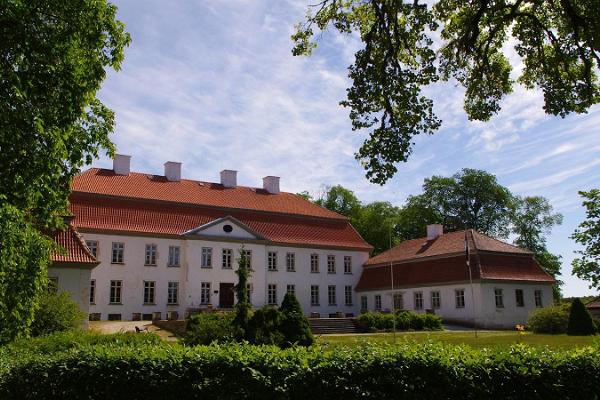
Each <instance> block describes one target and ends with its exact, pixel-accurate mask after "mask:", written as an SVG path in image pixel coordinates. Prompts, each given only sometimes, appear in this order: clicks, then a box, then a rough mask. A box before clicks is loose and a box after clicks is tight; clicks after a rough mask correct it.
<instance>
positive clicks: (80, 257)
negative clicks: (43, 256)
mask: <svg viewBox="0 0 600 400" xmlns="http://www.w3.org/2000/svg"><path fill="white" fill-rule="evenodd" d="M50 236H51V237H52V238H53V239H54V241H55V242H56V243H57V244H58V245H59V246H60V247H62V248H63V249H64V252H60V253H54V254H52V262H53V263H54V264H62V263H68V264H87V265H90V266H92V265H97V264H99V262H98V260H96V258H95V257H94V256H93V255H92V253H90V251H89V249H88V248H87V246H86V245H85V243H84V242H83V239H81V236H79V234H78V233H77V231H76V230H75V229H74V228H73V227H72V226H71V225H70V224H69V225H67V227H66V229H65V230H63V231H56V232H53V233H52V234H50Z"/></svg>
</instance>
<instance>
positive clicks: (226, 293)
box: [219, 282, 235, 308]
mask: <svg viewBox="0 0 600 400" xmlns="http://www.w3.org/2000/svg"><path fill="white" fill-rule="evenodd" d="M234 299H235V297H234V293H233V283H223V282H221V283H220V284H219V307H220V308H233V302H234Z"/></svg>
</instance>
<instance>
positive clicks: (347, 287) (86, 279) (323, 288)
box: [48, 155, 554, 327]
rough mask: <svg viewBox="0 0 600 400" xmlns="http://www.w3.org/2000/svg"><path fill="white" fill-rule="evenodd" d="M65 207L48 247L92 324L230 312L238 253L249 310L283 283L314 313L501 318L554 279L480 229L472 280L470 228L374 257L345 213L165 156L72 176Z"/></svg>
mask: <svg viewBox="0 0 600 400" xmlns="http://www.w3.org/2000/svg"><path fill="white" fill-rule="evenodd" d="M70 207H71V212H72V214H73V216H72V217H71V218H69V227H68V229H67V230H65V231H64V232H57V233H56V234H55V239H56V241H57V242H58V243H59V244H61V245H62V246H63V247H65V248H66V249H67V253H66V254H63V255H56V256H54V258H53V265H52V266H51V267H50V269H49V272H48V275H49V277H50V278H51V279H52V280H54V281H55V283H56V285H57V287H58V288H59V289H60V290H68V291H69V292H70V293H71V295H72V297H73V298H74V299H75V300H76V301H78V302H79V304H80V306H81V307H82V308H83V309H84V310H86V311H87V312H88V313H89V319H90V320H139V319H144V320H150V319H179V318H183V317H185V316H186V315H188V314H189V313H190V312H194V311H198V310H210V309H231V308H233V306H234V303H235V296H234V292H233V286H234V285H235V284H236V282H237V275H236V274H235V269H236V268H237V259H238V257H239V254H240V253H239V252H240V251H241V250H242V249H243V251H245V252H246V254H247V255H248V256H249V258H250V262H251V268H252V270H253V272H252V275H251V278H250V284H249V286H250V298H251V302H252V304H253V306H254V307H261V306H263V305H278V304H280V303H281V301H282V300H283V297H284V295H285V294H286V293H288V292H291V293H294V294H295V295H296V297H297V298H298V300H299V301H300V304H301V305H302V307H303V309H304V311H305V313H306V314H307V315H309V316H313V317H334V316H338V317H339V316H356V315H357V314H358V313H360V312H362V311H365V310H380V311H389V310H390V309H391V308H392V306H395V308H397V309H409V310H414V311H416V312H433V313H436V314H439V315H441V316H442V317H444V318H446V319H449V320H452V321H456V322H465V323H471V324H477V325H479V326H484V327H492V326H493V327H508V326H511V325H514V324H515V323H523V322H525V321H526V317H527V314H528V312H530V311H531V310H532V309H534V308H535V307H541V306H544V305H550V303H551V302H552V288H551V286H552V284H553V283H554V280H553V279H552V277H550V276H549V275H548V274H546V273H545V272H544V271H543V270H542V269H541V267H540V266H539V264H538V263H537V262H536V261H535V259H534V258H533V255H532V254H531V253H530V252H528V251H526V250H523V249H518V248H516V247H514V246H512V245H509V244H506V243H503V242H499V241H496V240H495V239H491V238H489V237H487V236H485V235H481V234H479V233H476V232H475V233H473V232H470V233H469V235H470V236H469V243H470V246H471V247H472V252H473V253H472V256H471V257H476V258H474V259H473V260H472V264H473V265H474V266H475V273H474V275H473V278H474V285H470V284H469V283H470V282H469V279H468V271H467V268H466V266H465V263H464V262H462V263H461V262H459V261H457V257H462V259H463V261H464V248H461V246H464V239H463V240H462V241H461V239H460V237H461V236H460V235H462V236H463V237H466V235H465V233H464V232H459V233H453V234H444V233H443V231H442V227H441V226H430V227H428V231H429V235H428V237H427V238H423V239H417V240H416V241H408V242H404V243H401V244H400V245H399V246H397V247H396V248H394V249H392V250H391V251H390V252H387V253H383V254H381V255H379V256H377V257H374V258H372V259H371V260H370V259H369V257H370V252H371V250H372V246H370V245H369V244H368V243H366V242H365V240H364V239H363V238H362V237H361V236H360V235H359V234H358V232H357V231H356V230H355V229H354V228H353V227H352V225H351V224H350V222H349V221H348V219H347V218H346V217H343V216H341V215H339V214H337V213H335V212H332V211H329V210H327V209H325V208H322V207H320V206H318V205H316V204H314V203H312V202H310V201H308V200H305V199H304V198H302V197H301V196H299V195H296V194H292V193H286V192H282V191H280V188H279V178H278V177H274V176H267V177H265V178H263V185H262V187H260V188H253V187H245V186H239V185H238V184H237V173H236V171H231V170H224V171H221V181H220V182H219V183H211V182H201V181H194V180H187V179H182V178H181V164H180V163H177V162H167V163H165V170H164V175H153V174H146V173H136V172H131V171H130V156H126V155H117V156H116V157H115V159H114V164H113V169H112V170H109V169H98V168H92V169H89V170H87V171H84V172H83V173H81V174H80V175H78V176H77V177H76V178H75V179H74V181H73V184H72V194H71V197H70ZM461 252H462V253H461ZM461 254H462V256H461ZM482 260H483V261H482ZM392 264H393V273H394V283H395V285H392V284H391V279H390V271H391V269H390V268H391V265H392ZM488 264H489V265H488ZM473 288H475V290H473ZM473 298H474V299H475V301H472V299H473Z"/></svg>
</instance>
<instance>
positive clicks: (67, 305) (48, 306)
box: [30, 292, 86, 336]
mask: <svg viewBox="0 0 600 400" xmlns="http://www.w3.org/2000/svg"><path fill="white" fill-rule="evenodd" d="M85 317H86V314H85V313H84V312H83V311H81V310H80V309H79V306H78V305H77V303H76V302H74V301H73V300H71V297H70V296H69V293H68V292H60V293H50V292H47V293H44V294H43V295H42V296H41V298H40V308H39V309H38V310H37V311H36V312H35V315H34V318H33V323H32V324H31V327H30V329H31V334H32V335H33V336H40V335H47V334H49V333H54V332H62V331H66V330H69V329H74V328H79V327H81V324H82V323H83V321H84V318H85Z"/></svg>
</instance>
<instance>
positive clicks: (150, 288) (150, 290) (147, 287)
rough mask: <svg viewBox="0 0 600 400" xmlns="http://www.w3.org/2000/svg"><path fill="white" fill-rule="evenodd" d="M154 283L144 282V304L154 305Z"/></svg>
mask: <svg viewBox="0 0 600 400" xmlns="http://www.w3.org/2000/svg"><path fill="white" fill-rule="evenodd" d="M155 289H156V282H155V281H144V304H154V294H155Z"/></svg>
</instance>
